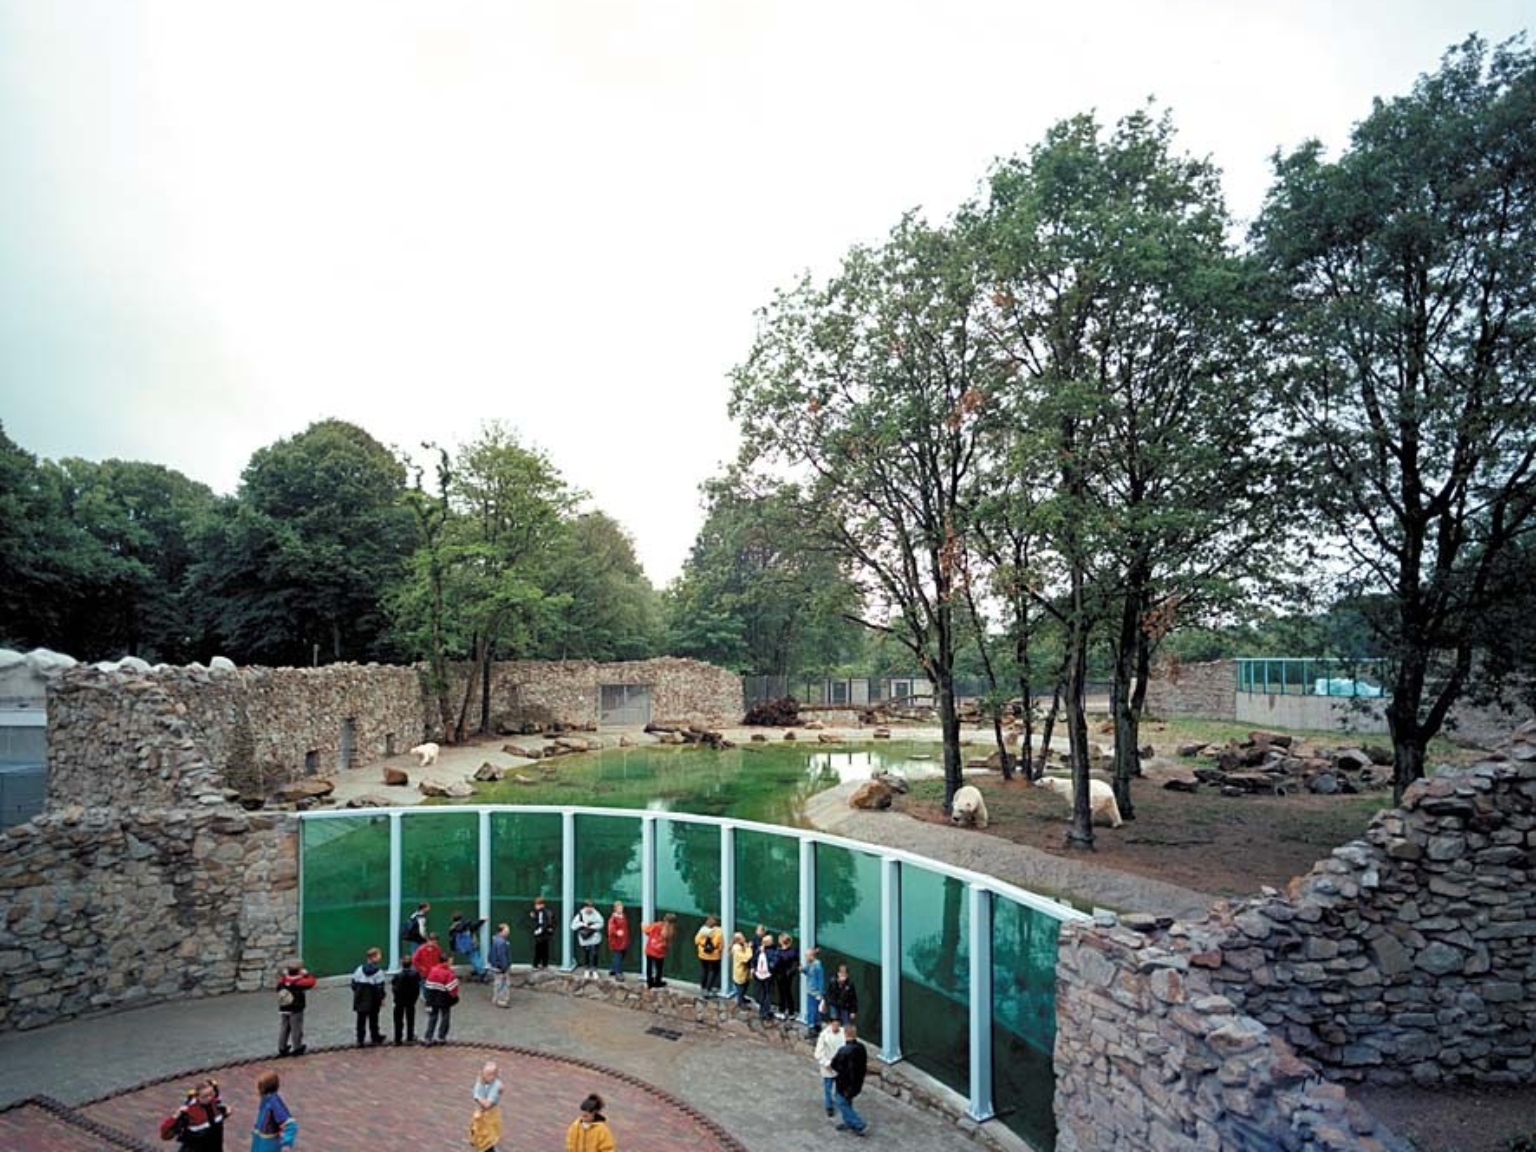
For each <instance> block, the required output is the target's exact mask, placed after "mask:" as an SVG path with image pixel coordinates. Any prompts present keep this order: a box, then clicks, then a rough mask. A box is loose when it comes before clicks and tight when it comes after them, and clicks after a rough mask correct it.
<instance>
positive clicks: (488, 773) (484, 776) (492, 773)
mask: <svg viewBox="0 0 1536 1152" xmlns="http://www.w3.org/2000/svg"><path fill="white" fill-rule="evenodd" d="M505 774H506V773H505V772H503V771H502V770H501V769H500V768H498V767H497V766H496V765H495V764H492V763H491V762H490V761H489V760H487V761H486V762H485V763H484V764H482V765H480V767H478V768H476V769H475V779H476V780H478V781H480V782H481V783H482V784H495V783H496V782H497V781H498V780H500V779H501V778H502V777H503V776H504V775H505Z"/></svg>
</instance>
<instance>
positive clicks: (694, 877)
mask: <svg viewBox="0 0 1536 1152" xmlns="http://www.w3.org/2000/svg"><path fill="white" fill-rule="evenodd" d="M660 828H661V832H662V835H663V836H664V837H665V839H666V842H667V845H668V847H669V848H670V849H671V856H672V872H673V874H674V875H675V876H676V877H677V878H678V879H679V880H680V881H681V883H682V886H683V887H684V888H685V889H686V890H687V893H688V904H687V906H686V907H685V906H684V905H683V904H682V903H680V902H679V901H677V900H675V899H673V898H672V897H671V895H670V894H669V893H668V892H667V890H666V889H667V887H668V885H666V884H665V879H666V874H665V873H661V869H660V868H659V867H658V869H657V871H658V873H661V874H660V875H658V877H657V885H656V888H657V892H656V901H657V903H658V904H659V905H661V906H662V907H664V908H668V909H670V910H671V911H674V912H693V913H695V914H697V915H700V916H703V915H705V914H707V913H714V914H716V915H718V914H719V911H720V909H719V908H718V907H716V906H717V905H718V904H719V903H720V829H719V828H717V827H715V826H714V825H712V824H693V823H689V822H686V821H681V820H663V821H661V822H660ZM659 863H660V862H659V861H658V864H659Z"/></svg>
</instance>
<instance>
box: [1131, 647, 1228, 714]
mask: <svg viewBox="0 0 1536 1152" xmlns="http://www.w3.org/2000/svg"><path fill="white" fill-rule="evenodd" d="M1146 710H1147V712H1148V713H1150V714H1151V715H1153V716H1196V717H1199V718H1201V719H1204V720H1231V719H1232V718H1233V717H1235V716H1236V715H1237V661H1235V660H1212V661H1209V662H1208V663H1204V664H1179V663H1176V662H1174V663H1167V664H1164V665H1161V666H1159V667H1158V668H1157V669H1156V670H1154V671H1153V673H1152V678H1151V679H1150V680H1149V681H1148V682H1147V704H1146Z"/></svg>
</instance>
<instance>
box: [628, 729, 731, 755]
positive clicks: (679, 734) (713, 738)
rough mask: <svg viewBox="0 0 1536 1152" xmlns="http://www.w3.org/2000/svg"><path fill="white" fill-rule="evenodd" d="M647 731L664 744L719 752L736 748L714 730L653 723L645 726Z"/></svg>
mask: <svg viewBox="0 0 1536 1152" xmlns="http://www.w3.org/2000/svg"><path fill="white" fill-rule="evenodd" d="M645 730H646V731H647V732H649V733H650V734H651V735H652V736H656V737H658V738H659V739H660V740H661V742H662V743H663V744H693V745H697V746H699V747H703V748H714V749H716V750H717V751H718V750H721V749H725V748H734V747H736V745H735V744H733V743H731V742H730V741H729V740H727V739H726V738H725V737H724V736H723V735H721V734H720V733H719V732H716V731H715V730H714V729H712V728H699V727H696V726H695V725H693V724H677V723H661V722H652V723H650V724H647V725H646V726H645Z"/></svg>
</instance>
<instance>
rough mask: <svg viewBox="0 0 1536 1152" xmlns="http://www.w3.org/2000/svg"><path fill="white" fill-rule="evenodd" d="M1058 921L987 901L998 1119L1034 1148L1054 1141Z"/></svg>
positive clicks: (1010, 903)
mask: <svg viewBox="0 0 1536 1152" xmlns="http://www.w3.org/2000/svg"><path fill="white" fill-rule="evenodd" d="M1060 934H1061V923H1060V921H1058V920H1057V919H1056V918H1055V917H1053V916H1047V915H1045V913H1043V912H1036V911H1035V910H1034V909H1033V908H1026V907H1025V906H1024V905H1022V904H1015V903H1014V902H1013V901H1011V900H1008V899H1006V898H1005V897H1002V896H997V897H994V898H993V901H992V1081H993V1088H992V1095H993V1101H994V1104H995V1106H996V1108H997V1114H998V1119H1000V1120H1001V1121H1002V1122H1003V1123H1004V1124H1005V1125H1007V1126H1008V1127H1009V1128H1011V1129H1012V1130H1013V1131H1014V1132H1015V1133H1017V1134H1018V1135H1020V1136H1022V1137H1023V1138H1024V1139H1025V1140H1027V1141H1029V1142H1030V1143H1031V1144H1033V1145H1034V1146H1035V1147H1037V1148H1042V1149H1047V1150H1048V1149H1051V1148H1054V1147H1055V1146H1056V1119H1055V1114H1054V1112H1053V1110H1052V1100H1053V1097H1054V1094H1055V1090H1056V1072H1055V1067H1054V1065H1053V1064H1052V1059H1051V1057H1052V1052H1053V1051H1054V1049H1055V1045H1056V947H1057V940H1058V938H1059V936H1060Z"/></svg>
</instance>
